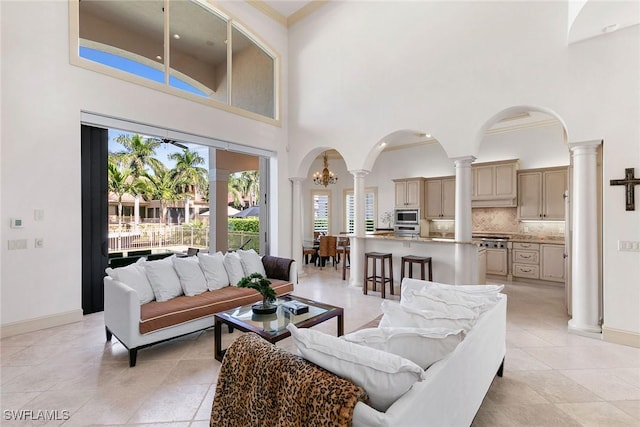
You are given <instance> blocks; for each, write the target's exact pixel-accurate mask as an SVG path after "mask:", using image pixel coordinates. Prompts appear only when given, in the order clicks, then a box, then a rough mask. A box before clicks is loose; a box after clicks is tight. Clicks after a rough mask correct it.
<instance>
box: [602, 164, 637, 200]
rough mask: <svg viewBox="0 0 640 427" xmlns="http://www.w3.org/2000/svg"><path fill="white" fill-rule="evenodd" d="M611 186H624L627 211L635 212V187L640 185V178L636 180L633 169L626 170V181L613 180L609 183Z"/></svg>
mask: <svg viewBox="0 0 640 427" xmlns="http://www.w3.org/2000/svg"><path fill="white" fill-rule="evenodd" d="M609 184H610V185H624V186H625V190H626V191H625V192H626V194H627V197H626V205H627V208H626V210H628V211H635V210H636V201H635V187H636V185H640V178H636V177H635V176H634V171H633V168H626V169H625V170H624V179H612V180H610V181H609Z"/></svg>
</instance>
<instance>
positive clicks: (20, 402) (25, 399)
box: [0, 391, 40, 414]
mask: <svg viewBox="0 0 640 427" xmlns="http://www.w3.org/2000/svg"><path fill="white" fill-rule="evenodd" d="M39 395H40V392H39V391H33V392H25V393H5V392H3V393H2V394H1V395H0V401H1V402H2V408H0V409H2V411H3V414H4V411H16V410H18V409H20V408H22V407H23V406H25V405H26V404H28V403H29V402H31V401H32V400H33V399H35V398H36V397H38V396H39Z"/></svg>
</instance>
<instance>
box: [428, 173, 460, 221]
mask: <svg viewBox="0 0 640 427" xmlns="http://www.w3.org/2000/svg"><path fill="white" fill-rule="evenodd" d="M424 194H425V196H424V199H425V204H426V206H425V217H426V218H427V219H454V218H455V215H456V179H455V177H442V178H431V179H425V181H424Z"/></svg>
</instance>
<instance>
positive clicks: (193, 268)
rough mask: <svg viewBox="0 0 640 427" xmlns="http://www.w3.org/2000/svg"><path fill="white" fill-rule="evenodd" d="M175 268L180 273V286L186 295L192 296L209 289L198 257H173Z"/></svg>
mask: <svg viewBox="0 0 640 427" xmlns="http://www.w3.org/2000/svg"><path fill="white" fill-rule="evenodd" d="M173 268H175V270H176V273H178V278H179V279H180V286H181V287H182V291H183V292H184V294H185V295H186V296H189V297H191V296H194V295H198V294H201V293H203V292H204V291H206V290H207V280H206V279H205V278H204V274H203V273H202V269H201V268H200V263H199V262H198V258H197V257H194V256H190V257H184V258H178V257H175V258H173Z"/></svg>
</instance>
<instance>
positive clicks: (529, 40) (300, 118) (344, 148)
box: [289, 1, 640, 345]
mask: <svg viewBox="0 0 640 427" xmlns="http://www.w3.org/2000/svg"><path fill="white" fill-rule="evenodd" d="M568 20H569V18H568V7H567V3H566V2H533V1H530V2H330V3H328V4H327V5H325V6H324V7H322V8H321V9H319V10H318V11H317V12H316V13H314V14H313V15H311V16H309V17H308V18H307V19H305V21H304V22H303V25H301V24H298V25H295V26H294V27H292V28H291V30H290V36H289V37H290V41H289V58H290V74H291V77H290V80H289V83H290V84H289V88H290V91H291V95H290V104H289V107H290V110H291V114H290V115H289V120H290V126H289V145H290V146H291V152H290V154H291V162H290V164H291V165H292V166H293V167H294V168H295V166H296V165H298V164H301V163H302V162H303V160H305V156H307V154H308V153H310V152H311V151H313V150H314V147H319V146H326V144H327V142H328V141H331V145H332V146H333V147H334V148H336V149H337V150H338V151H340V153H341V154H342V155H343V157H344V158H345V162H346V163H347V165H348V166H347V167H348V169H349V170H357V169H365V170H370V169H371V164H370V159H369V154H370V153H373V152H374V151H375V150H376V148H375V146H376V144H377V143H378V142H379V141H381V140H382V139H383V138H384V137H385V136H386V135H389V134H390V133H393V132H394V131H397V130H400V129H414V130H418V131H422V132H426V133H430V134H432V135H433V136H434V137H436V138H437V139H438V141H440V143H441V144H442V146H443V147H444V149H445V150H446V152H447V154H448V156H450V157H454V156H464V155H475V156H477V157H479V158H482V157H484V156H485V153H484V151H483V150H484V146H483V145H480V142H481V140H482V135H483V134H484V129H483V127H484V126H485V125H487V121H488V120H489V119H490V118H491V117H493V116H494V115H496V114H498V113H500V112H501V111H503V110H505V109H508V108H510V107H517V106H531V107H536V108H540V109H543V110H545V111H548V112H551V113H553V114H556V115H557V116H558V117H559V118H560V119H561V120H562V121H563V122H564V123H565V124H566V129H567V139H568V142H579V141H588V140H597V139H604V141H605V142H604V147H605V149H604V160H603V162H604V167H603V169H604V185H603V187H604V227H603V234H604V313H605V319H604V327H605V329H607V328H609V329H612V330H620V331H623V332H624V333H626V334H627V335H628V336H630V337H632V338H633V339H635V340H636V343H638V345H640V316H638V313H639V312H640V286H638V284H639V279H638V277H640V262H638V261H639V259H638V253H623V252H618V251H617V246H616V245H617V241H618V240H636V241H640V207H637V208H636V211H635V212H626V211H625V210H624V194H623V190H622V189H621V187H611V186H609V179H613V178H620V177H622V176H623V174H624V168H625V167H635V168H636V175H638V174H640V144H639V143H638V141H640V126H638V118H639V117H640V97H638V93H640V79H638V75H640V64H639V61H640V31H639V30H640V28H639V26H637V25H636V26H634V27H630V28H626V29H623V30H619V31H617V32H615V33H611V34H607V35H603V36H600V37H595V38H593V39H589V40H585V41H583V42H580V43H576V44H572V45H571V46H567V22H568ZM558 147H559V148H558V149H559V150H563V149H564V148H561V147H562V145H558ZM553 156H554V158H556V157H558V156H559V153H554V154H553ZM487 157H489V155H488V154H487ZM550 163H552V162H551V161H550ZM553 163H555V160H554V161H553ZM563 163H565V162H563ZM565 164H566V163H565ZM530 166H531V167H537V166H538V165H530ZM527 167H528V166H527ZM295 174H296V170H295V169H292V170H291V175H293V176H295ZM636 192H637V189H636Z"/></svg>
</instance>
